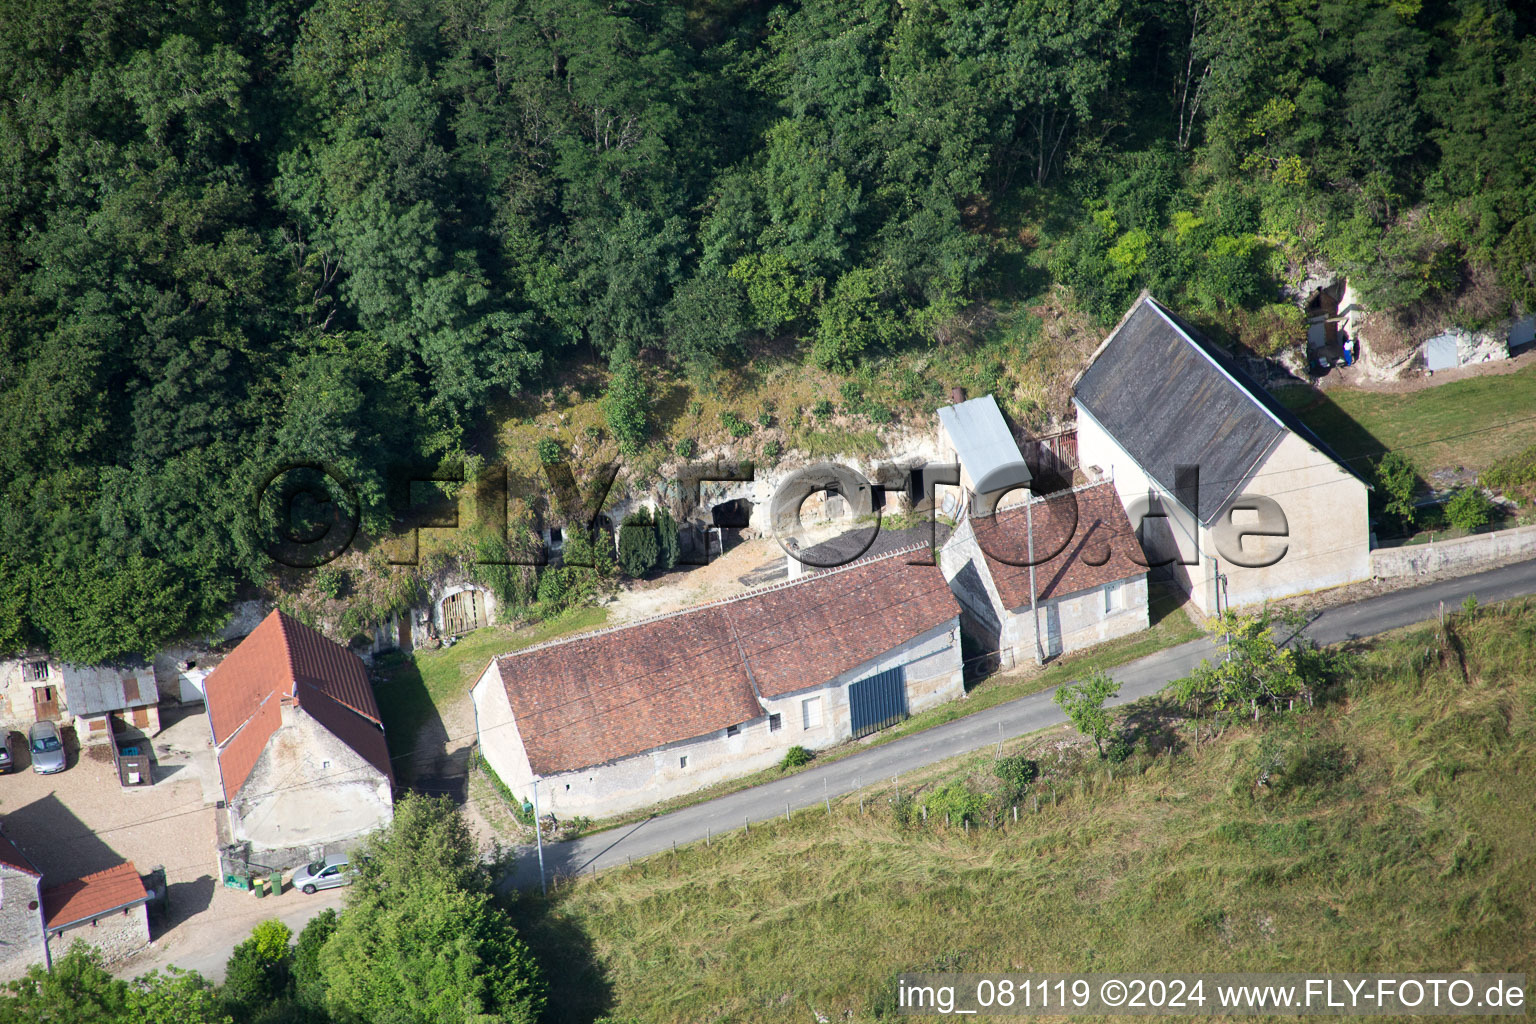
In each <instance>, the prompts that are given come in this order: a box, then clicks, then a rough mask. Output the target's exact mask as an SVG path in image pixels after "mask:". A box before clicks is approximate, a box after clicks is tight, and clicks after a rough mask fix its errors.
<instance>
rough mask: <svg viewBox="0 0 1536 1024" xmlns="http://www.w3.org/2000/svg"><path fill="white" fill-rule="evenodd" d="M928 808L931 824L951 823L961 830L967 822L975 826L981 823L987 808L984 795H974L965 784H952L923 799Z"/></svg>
mask: <svg viewBox="0 0 1536 1024" xmlns="http://www.w3.org/2000/svg"><path fill="white" fill-rule="evenodd" d="M921 800H922V803H923V804H924V805H925V806H926V807H927V808H928V820H929V823H930V824H932V823H935V822H940V823H942V822H945V821H947V822H949V824H950V825H951V826H953V827H954V828H960V827H961V826H962V825H963V824H965V823H966V822H970V823H971V824H972V825H975V824H977V823H979V822H980V821H981V818H982V812H983V811H984V810H985V809H986V806H987V797H986V795H985V794H983V793H972V792H971V791H970V790H969V789H967V788H966V786H965V784H964V783H963V782H950V783H947V784H946V785H944V786H942V787H940V788H939V789H936V790H934V791H933V792H931V793H928V794H926V795H925V796H923V797H922V798H921Z"/></svg>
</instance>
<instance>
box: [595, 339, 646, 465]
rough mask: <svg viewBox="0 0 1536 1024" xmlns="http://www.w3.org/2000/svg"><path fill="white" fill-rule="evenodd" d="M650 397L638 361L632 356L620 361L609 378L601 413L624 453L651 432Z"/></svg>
mask: <svg viewBox="0 0 1536 1024" xmlns="http://www.w3.org/2000/svg"><path fill="white" fill-rule="evenodd" d="M649 401H650V400H649V398H648V397H647V396H646V392H645V383H644V381H643V379H642V377H641V374H640V366H639V364H637V363H636V362H635V361H634V360H633V359H627V360H623V361H621V362H619V363H618V364H617V365H616V366H615V367H614V368H613V373H612V375H611V376H610V377H609V379H608V391H607V393H606V394H605V395H604V396H603V414H604V415H605V416H606V417H607V419H608V429H609V430H611V431H613V436H614V437H615V438H616V439H617V440H618V442H619V448H620V450H621V451H624V452H625V453H626V454H634V453H635V452H636V451H638V450H639V446H640V444H641V442H643V441H644V440H645V438H646V435H647V434H648V433H649V432H650V417H649V414H648V413H647V411H646V410H647V407H648V403H649Z"/></svg>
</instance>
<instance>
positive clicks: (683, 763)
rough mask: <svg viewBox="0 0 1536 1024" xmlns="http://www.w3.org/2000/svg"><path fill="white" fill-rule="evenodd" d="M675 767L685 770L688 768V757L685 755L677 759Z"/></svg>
mask: <svg viewBox="0 0 1536 1024" xmlns="http://www.w3.org/2000/svg"><path fill="white" fill-rule="evenodd" d="M677 766H678V767H679V768H687V767H688V755H687V754H684V755H683V756H682V757H680V758H678V759H677Z"/></svg>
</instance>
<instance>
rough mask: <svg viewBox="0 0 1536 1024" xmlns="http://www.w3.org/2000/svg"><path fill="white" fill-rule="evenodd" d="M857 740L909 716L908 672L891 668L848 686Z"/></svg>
mask: <svg viewBox="0 0 1536 1024" xmlns="http://www.w3.org/2000/svg"><path fill="white" fill-rule="evenodd" d="M848 710H849V714H850V717H851V718H852V720H853V738H854V739H858V738H859V737H860V736H868V735H869V734H870V733H872V732H877V731H879V730H881V729H884V728H886V727H887V726H891V725H895V724H896V723H897V722H899V721H901V720H902V719H903V718H906V717H907V671H906V669H905V668H893V669H887V670H886V671H884V672H881V673H879V674H878V675H873V676H870V677H869V678H868V679H860V680H859V681H858V682H856V683H852V684H850V685H849V687H848Z"/></svg>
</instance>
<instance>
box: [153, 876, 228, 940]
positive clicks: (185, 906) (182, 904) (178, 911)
mask: <svg viewBox="0 0 1536 1024" xmlns="http://www.w3.org/2000/svg"><path fill="white" fill-rule="evenodd" d="M219 881H220V880H219V879H216V878H214V877H213V876H212V875H200V876H199V877H197V878H194V879H192V880H191V881H190V882H172V883H171V884H170V885H167V886H166V887H165V889H166V906H165V912H164V913H162V914H159V915H156V916H153V917H151V918H150V921H149V925H150V937H151V938H152V939H158V938H160V936H162V935H164V934H166V933H167V932H170V931H173V930H174V929H175V928H176V927H177V926H179V925H181V924H184V923H185V922H187V921H189V920H191V919H192V918H193V917H194V916H196V915H197V914H201V913H202V912H203V911H205V910H207V909H208V907H209V906H210V905H211V904H212V903H213V890H214V889H215V888H216V887H217V886H218V884H219Z"/></svg>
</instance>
